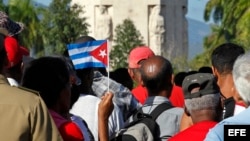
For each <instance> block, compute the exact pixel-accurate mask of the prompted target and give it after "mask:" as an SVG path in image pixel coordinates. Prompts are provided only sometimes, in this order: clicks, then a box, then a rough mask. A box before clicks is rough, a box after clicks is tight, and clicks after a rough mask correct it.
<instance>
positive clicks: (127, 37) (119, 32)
mask: <svg viewBox="0 0 250 141" xmlns="http://www.w3.org/2000/svg"><path fill="white" fill-rule="evenodd" d="M114 44H115V45H114V46H113V48H112V50H111V52H110V63H111V67H112V69H116V68H121V67H127V66H128V64H127V58H128V54H129V51H130V50H131V49H132V48H134V47H136V46H139V45H144V43H143V37H142V36H141V33H140V32H139V31H138V30H137V29H136V28H135V26H134V24H133V22H132V20H130V19H125V20H124V21H123V23H122V24H119V25H117V27H116V28H115V37H114Z"/></svg>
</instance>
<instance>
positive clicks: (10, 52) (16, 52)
mask: <svg viewBox="0 0 250 141" xmlns="http://www.w3.org/2000/svg"><path fill="white" fill-rule="evenodd" d="M4 44H5V50H6V52H7V57H8V66H7V67H8V68H10V67H13V66H15V65H17V64H18V63H20V62H21V61H22V59H23V56H29V51H28V49H27V48H25V47H22V46H19V44H18V42H17V40H16V39H15V38H13V37H10V36H7V37H6V38H5V40H4Z"/></svg>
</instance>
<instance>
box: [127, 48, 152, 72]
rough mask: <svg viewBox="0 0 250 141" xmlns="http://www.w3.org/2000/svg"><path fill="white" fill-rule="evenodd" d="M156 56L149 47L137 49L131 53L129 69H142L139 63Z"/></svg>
mask: <svg viewBox="0 0 250 141" xmlns="http://www.w3.org/2000/svg"><path fill="white" fill-rule="evenodd" d="M154 55H155V54H154V52H153V51H152V50H151V49H150V48H149V47H147V46H138V47H135V48H133V49H132V50H131V51H130V53H129V58H128V66H129V68H140V65H139V64H138V63H139V62H140V61H141V60H145V59H148V58H149V57H152V56H154Z"/></svg>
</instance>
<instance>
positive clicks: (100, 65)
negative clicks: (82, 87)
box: [74, 62, 105, 69]
mask: <svg viewBox="0 0 250 141" xmlns="http://www.w3.org/2000/svg"><path fill="white" fill-rule="evenodd" d="M74 67H75V69H82V68H92V67H96V68H103V67H105V65H104V64H103V63H101V62H86V63H82V64H77V65H74Z"/></svg>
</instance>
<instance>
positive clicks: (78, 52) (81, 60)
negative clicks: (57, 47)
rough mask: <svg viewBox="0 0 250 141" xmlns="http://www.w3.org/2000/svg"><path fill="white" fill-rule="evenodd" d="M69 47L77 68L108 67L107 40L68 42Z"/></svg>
mask: <svg viewBox="0 0 250 141" xmlns="http://www.w3.org/2000/svg"><path fill="white" fill-rule="evenodd" d="M67 48H68V53H69V56H70V58H71V60H72V62H73V64H74V67H75V69H83V68H91V67H106V66H107V65H108V41H107V40H96V41H89V42H84V43H80V44H68V45H67Z"/></svg>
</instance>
